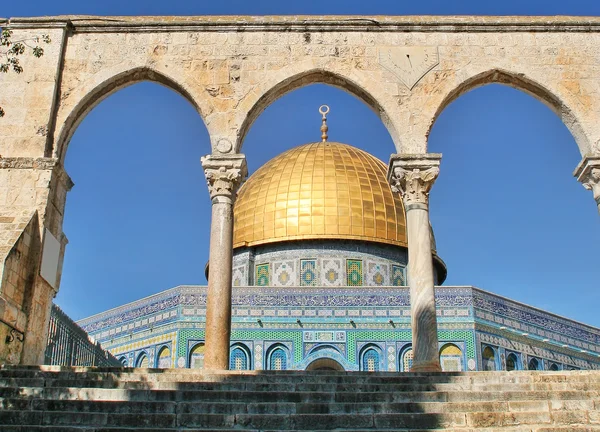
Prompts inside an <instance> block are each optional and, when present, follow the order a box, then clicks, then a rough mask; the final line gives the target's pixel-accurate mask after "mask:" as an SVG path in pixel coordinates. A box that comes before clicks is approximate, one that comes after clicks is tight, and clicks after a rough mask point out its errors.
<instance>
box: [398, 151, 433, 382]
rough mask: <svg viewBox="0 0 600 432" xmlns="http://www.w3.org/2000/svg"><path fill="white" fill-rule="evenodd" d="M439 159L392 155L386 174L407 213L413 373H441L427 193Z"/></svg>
mask: <svg viewBox="0 0 600 432" xmlns="http://www.w3.org/2000/svg"><path fill="white" fill-rule="evenodd" d="M440 159H441V155H439V154H423V155H393V156H392V159H391V161H390V167H389V172H388V179H389V181H390V183H391V185H392V189H393V190H394V191H395V192H398V193H400V194H401V195H402V201H403V202H404V210H405V212H406V228H407V233H408V284H409V286H410V309H411V326H412V342H413V343H412V348H413V365H412V368H411V371H414V372H423V371H431V372H437V371H441V367H440V358H439V346H438V335H437V317H436V309H435V291H434V273H433V272H434V269H433V255H432V252H431V231H430V224H429V190H430V189H431V186H432V185H433V182H434V181H435V179H436V178H437V175H438V173H439V168H438V167H439V164H440Z"/></svg>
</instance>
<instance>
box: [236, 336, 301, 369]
mask: <svg viewBox="0 0 600 432" xmlns="http://www.w3.org/2000/svg"><path fill="white" fill-rule="evenodd" d="M257 339H260V340H264V341H267V340H268V341H282V342H287V341H292V343H293V344H294V362H296V363H297V362H299V361H302V332H301V331H294V330H245V329H244V330H237V329H232V330H231V340H232V341H236V340H257Z"/></svg>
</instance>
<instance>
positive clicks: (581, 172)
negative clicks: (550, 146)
mask: <svg viewBox="0 0 600 432" xmlns="http://www.w3.org/2000/svg"><path fill="white" fill-rule="evenodd" d="M573 175H574V176H575V177H576V178H577V180H578V181H580V182H581V183H582V184H583V187H584V188H586V189H587V190H591V191H592V193H593V194H594V200H596V205H597V206H598V213H600V155H586V156H584V157H583V159H582V160H581V162H579V165H577V168H575V172H574V173H573Z"/></svg>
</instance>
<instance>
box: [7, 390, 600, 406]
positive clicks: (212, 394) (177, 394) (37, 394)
mask: <svg viewBox="0 0 600 432" xmlns="http://www.w3.org/2000/svg"><path fill="white" fill-rule="evenodd" d="M17 397H19V398H22V399H26V398H32V399H56V400H69V399H77V398H79V399H85V400H115V401H119V400H133V401H167V402H168V401H186V400H190V401H205V400H210V401H226V402H235V401H240V400H245V401H247V402H257V401H264V402H292V403H300V402H337V403H363V402H364V403H391V402H411V401H416V402H486V401H487V402H491V401H511V400H512V401H527V400H531V401H533V400H558V401H568V400H600V391H596V390H592V391H583V390H568V391H512V389H510V388H509V389H507V390H504V391H502V390H498V391H487V392H473V391H461V390H458V391H424V392H419V391H405V392H336V391H329V392H311V391H293V390H292V391H286V392H273V391H268V390H266V391H245V390H244V391H240V390H236V391H229V390H220V389H216V390H210V391H204V390H152V389H150V390H143V389H128V388H117V389H112V388H111V389H107V388H79V387H44V388H42V387H34V388H29V387H0V398H17Z"/></svg>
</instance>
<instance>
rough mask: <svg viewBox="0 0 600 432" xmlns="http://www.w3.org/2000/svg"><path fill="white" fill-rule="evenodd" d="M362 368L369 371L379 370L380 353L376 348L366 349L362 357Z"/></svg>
mask: <svg viewBox="0 0 600 432" xmlns="http://www.w3.org/2000/svg"><path fill="white" fill-rule="evenodd" d="M362 369H363V370H364V371H368V372H378V371H379V353H378V352H377V350H375V349H374V348H369V349H367V350H366V351H365V353H364V354H363V358H362Z"/></svg>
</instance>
